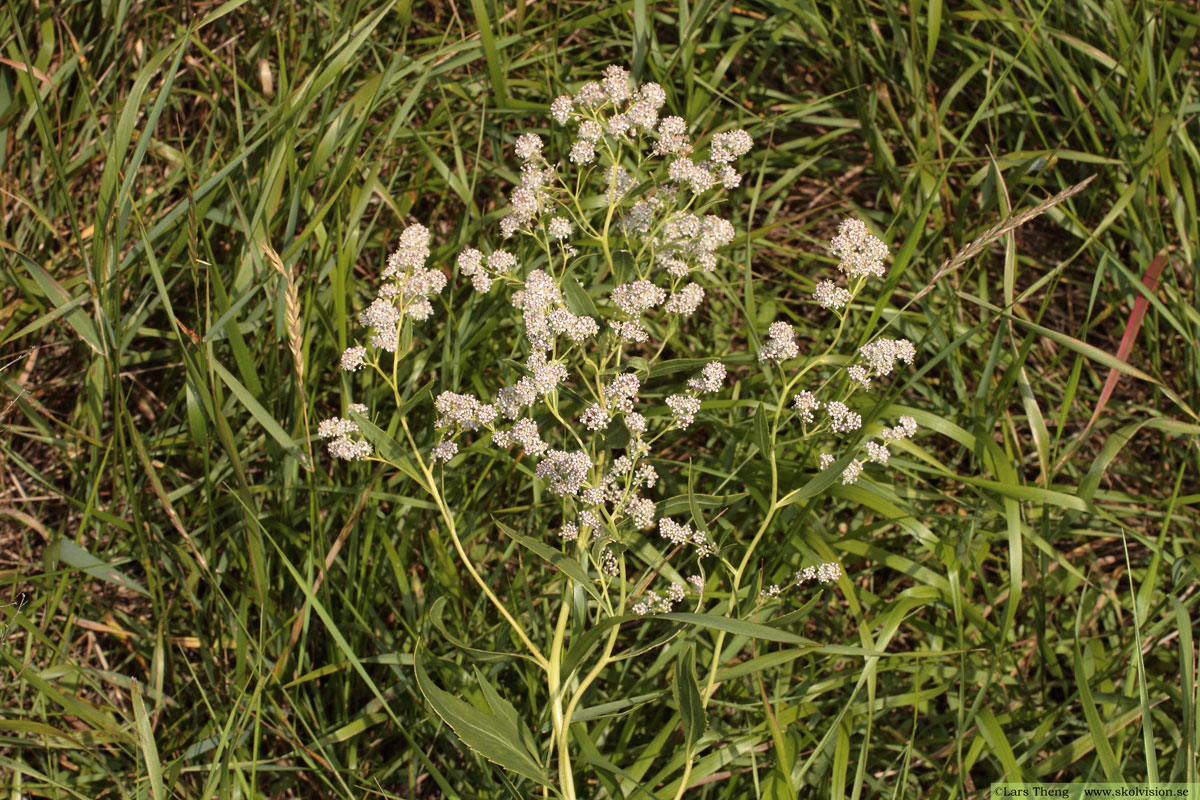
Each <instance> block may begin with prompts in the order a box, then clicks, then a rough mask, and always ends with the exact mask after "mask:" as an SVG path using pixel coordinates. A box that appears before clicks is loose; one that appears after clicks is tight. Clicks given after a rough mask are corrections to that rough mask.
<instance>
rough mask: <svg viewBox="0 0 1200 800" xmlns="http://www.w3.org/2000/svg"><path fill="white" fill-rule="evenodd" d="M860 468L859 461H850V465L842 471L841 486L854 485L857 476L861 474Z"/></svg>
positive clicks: (860, 463)
mask: <svg viewBox="0 0 1200 800" xmlns="http://www.w3.org/2000/svg"><path fill="white" fill-rule="evenodd" d="M862 467H863V465H862V462H861V461H858V460H855V461H851V462H850V465H849V466H848V467H846V468H845V469H844V470H842V485H843V486H844V485H846V484H848V483H854V482H855V481H856V480H858V476H859V475H861V474H862Z"/></svg>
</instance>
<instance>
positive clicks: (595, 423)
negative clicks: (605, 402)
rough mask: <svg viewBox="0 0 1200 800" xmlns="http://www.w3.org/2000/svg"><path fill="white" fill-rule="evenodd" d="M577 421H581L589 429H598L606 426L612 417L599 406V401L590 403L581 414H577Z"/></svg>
mask: <svg viewBox="0 0 1200 800" xmlns="http://www.w3.org/2000/svg"><path fill="white" fill-rule="evenodd" d="M579 421H580V422H582V423H583V426H584V427H585V428H587V429H588V430H589V431H598V430H603V429H604V428H607V427H608V423H609V422H610V421H612V417H610V416H609V415H608V412H607V411H605V410H604V409H603V408H601V407H600V404H599V403H593V404H592V405H590V406H588V407H587V409H586V410H585V411H584V412H583V413H582V414H580V415H579Z"/></svg>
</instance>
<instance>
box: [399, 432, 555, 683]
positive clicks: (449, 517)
mask: <svg viewBox="0 0 1200 800" xmlns="http://www.w3.org/2000/svg"><path fill="white" fill-rule="evenodd" d="M400 424H401V425H402V426H403V427H404V435H405V436H407V437H408V443H409V445H410V446H411V447H412V451H413V458H415V459H416V461H417V466H418V467H419V468H420V470H421V474H422V475H424V476H425V481H426V484H427V485H426V487H425V488H426V491H428V492H429V496H430V497H432V498H433V502H434V503H435V504H436V505H437V507H438V511H439V512H440V513H441V515H442V519H443V520H444V521H445V523H446V528H447V529H448V530H449V531H450V540H451V541H452V542H453V543H454V549H455V550H456V551H457V552H458V557H459V558H461V559H462V563H463V566H464V567H466V568H467V572H468V573H470V575H471V577H472V578H474V580H475V583H477V584H479V588H480V589H482V590H483V593H484V595H485V596H486V597H487V599H488V600H489V601H490V602H491V604H492V605H493V606H495V608H496V610H497V611H499V612H500V615H501V616H502V617H504V619H505V621H507V622H508V624H509V625H510V626H512V629H513V631H514V632H515V633H516V634H517V637H518V638H520V640H521V641H522V642H523V643H524V644H525V647H526V648H528V649H529V653H530V655H532V656H533V659H534V661H536V662H537V663H538V665H539V666H540V667H541V668H542V669H549V667H550V662H549V661H548V660H547V659H546V657H545V656H544V655H542V651H541V650H540V649H538V646H537V645H536V644H534V643H533V640H531V639H530V638H529V636H528V635H527V634H526V633H525V630H524V629H523V628H522V627H521V624H520V623H519V622H517V621H516V620H515V619H514V618H513V616H512V614H509V613H508V609H507V608H505V607H504V604H503V603H501V602H500V598H498V597H496V595H495V594H494V593H493V592H492V590H491V589H490V588H489V587H488V585H487V583H486V582H485V581H484V580H483V577H482V576H480V574H479V572H477V571H476V569H475V566H474V565H473V564H472V563H471V559H470V558H468V557H467V553H466V550H464V549H463V546H462V541H461V540H459V538H458V528H457V527H456V526H455V524H454V515H453V514H451V513H450V509H449V508H448V507H447V506H446V503H445V501H444V500H443V499H442V495H441V492H439V491H438V489H437V481H436V480H434V477H433V472H432V471H431V470H430V469H429V467H428V466H427V465H426V464H425V461H424V459H422V458H421V454H420V452H419V450H418V449H417V443H416V441H415V440H414V439H413V435H412V431H410V430H409V429H408V420H406V419H403V418H401V420H400Z"/></svg>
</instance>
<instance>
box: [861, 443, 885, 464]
mask: <svg viewBox="0 0 1200 800" xmlns="http://www.w3.org/2000/svg"><path fill="white" fill-rule="evenodd" d="M866 446H867V461H873V462H875V463H876V464H886V463H887V462H888V457H889V456H891V453H890V452H889V451H888V449H887V445H882V444H879V443H878V442H867V445H866Z"/></svg>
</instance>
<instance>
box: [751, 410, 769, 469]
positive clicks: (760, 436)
mask: <svg viewBox="0 0 1200 800" xmlns="http://www.w3.org/2000/svg"><path fill="white" fill-rule="evenodd" d="M754 441H755V442H756V443H757V444H758V450H759V452H760V453H762V454H763V455H764V456H767V457H770V455H771V429H770V425H769V424H768V423H767V407H766V405H765V404H763V403H759V404H758V410H757V411H755V412H754Z"/></svg>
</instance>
